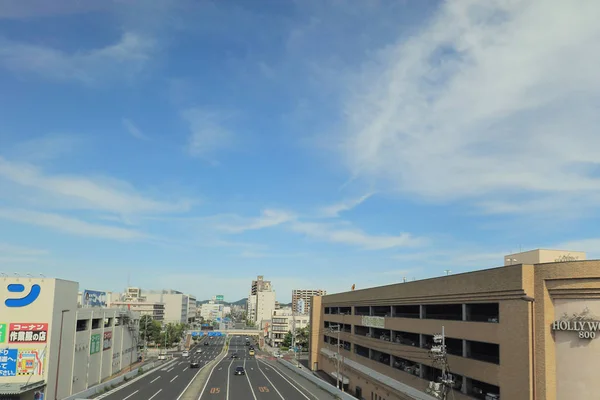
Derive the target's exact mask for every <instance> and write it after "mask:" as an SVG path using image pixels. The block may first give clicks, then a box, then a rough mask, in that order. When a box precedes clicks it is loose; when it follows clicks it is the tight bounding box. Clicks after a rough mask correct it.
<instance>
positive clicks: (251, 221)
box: [216, 210, 296, 233]
mask: <svg viewBox="0 0 600 400" xmlns="http://www.w3.org/2000/svg"><path fill="white" fill-rule="evenodd" d="M220 217H221V218H225V219H229V220H230V221H229V222H225V223H218V224H217V225H216V227H217V229H219V230H222V231H225V232H229V233H242V232H245V231H254V230H259V229H264V228H271V227H274V226H277V225H281V224H284V223H286V222H289V221H292V220H293V219H295V218H296V217H295V215H294V214H292V213H289V212H287V211H282V210H264V211H263V212H262V215H261V216H260V217H257V218H243V217H239V216H235V215H229V216H220Z"/></svg>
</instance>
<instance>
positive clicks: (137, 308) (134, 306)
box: [110, 301, 165, 322]
mask: <svg viewBox="0 0 600 400" xmlns="http://www.w3.org/2000/svg"><path fill="white" fill-rule="evenodd" d="M110 307H114V308H120V309H127V310H131V311H134V312H137V313H139V314H140V316H143V315H148V316H149V317H151V318H152V319H153V320H155V321H159V322H163V321H164V319H165V305H164V304H163V303H152V302H149V301H113V302H112V303H110Z"/></svg>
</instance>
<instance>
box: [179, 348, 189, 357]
mask: <svg viewBox="0 0 600 400" xmlns="http://www.w3.org/2000/svg"><path fill="white" fill-rule="evenodd" d="M189 356H190V352H189V351H187V350H184V351H183V353H181V357H189Z"/></svg>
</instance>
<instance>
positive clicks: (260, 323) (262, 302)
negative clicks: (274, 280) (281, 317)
mask: <svg viewBox="0 0 600 400" xmlns="http://www.w3.org/2000/svg"><path fill="white" fill-rule="evenodd" d="M273 311H275V291H272V292H258V293H257V294H256V320H255V321H254V322H255V323H256V327H258V328H261V329H262V328H263V327H264V321H268V320H270V319H271V316H272V315H273Z"/></svg>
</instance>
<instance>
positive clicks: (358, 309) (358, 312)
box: [354, 306, 371, 315]
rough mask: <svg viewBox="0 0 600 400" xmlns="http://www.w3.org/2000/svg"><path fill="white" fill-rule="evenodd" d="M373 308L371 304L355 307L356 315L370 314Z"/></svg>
mask: <svg viewBox="0 0 600 400" xmlns="http://www.w3.org/2000/svg"><path fill="white" fill-rule="evenodd" d="M370 314H371V310H370V307H369V306H361V307H354V315H370Z"/></svg>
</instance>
